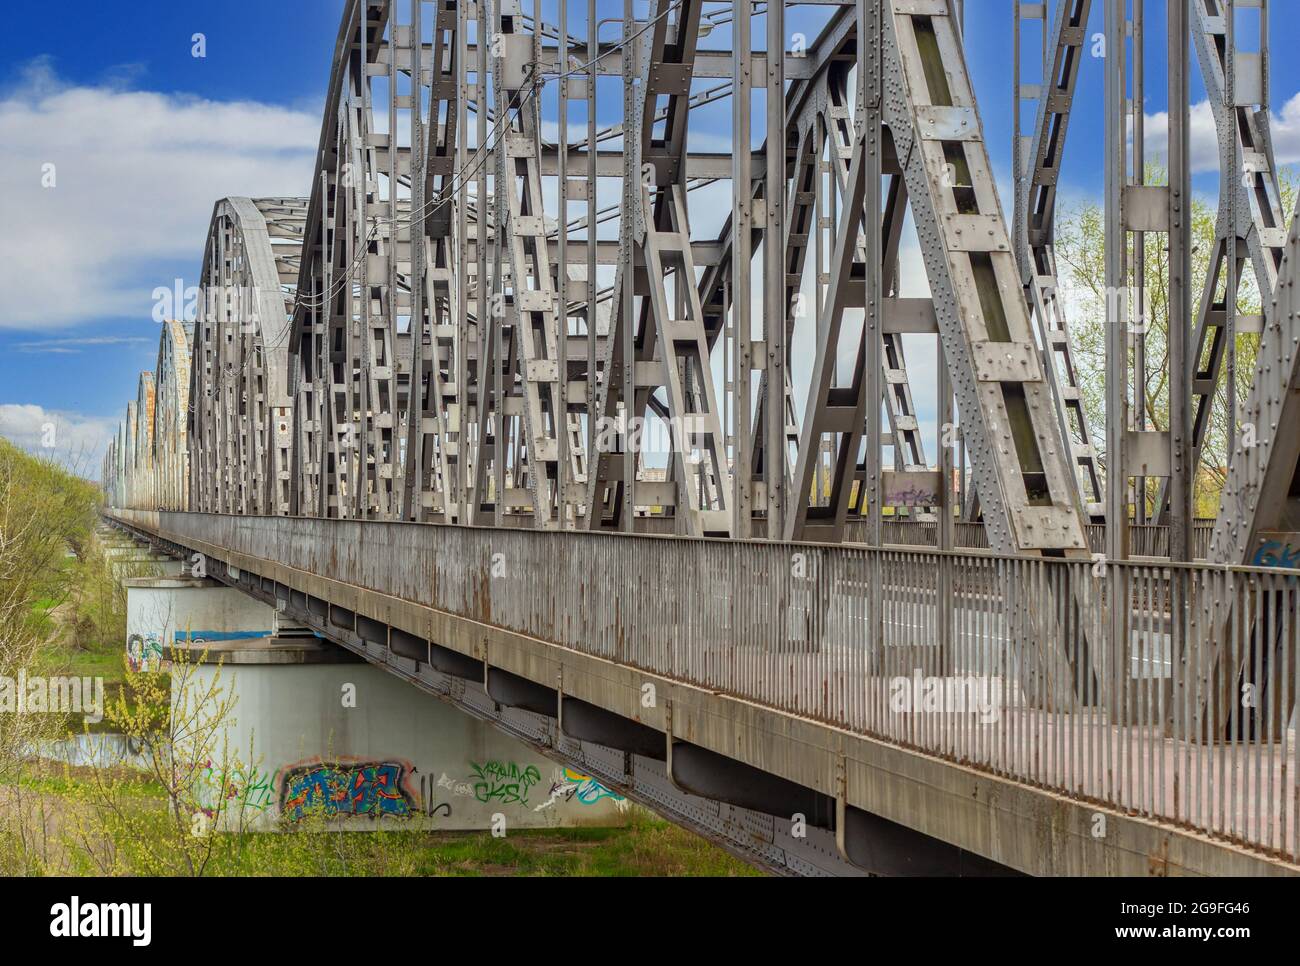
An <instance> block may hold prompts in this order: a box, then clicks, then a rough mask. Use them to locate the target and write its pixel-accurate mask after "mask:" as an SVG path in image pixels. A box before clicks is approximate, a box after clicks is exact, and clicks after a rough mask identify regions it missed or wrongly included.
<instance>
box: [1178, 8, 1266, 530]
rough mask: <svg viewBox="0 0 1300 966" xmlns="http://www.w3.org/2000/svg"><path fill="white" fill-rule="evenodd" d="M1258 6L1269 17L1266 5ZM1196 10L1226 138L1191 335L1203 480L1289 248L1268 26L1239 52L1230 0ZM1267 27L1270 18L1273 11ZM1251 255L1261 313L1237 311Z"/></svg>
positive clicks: (1195, 441) (1196, 457) (1211, 95)
mask: <svg viewBox="0 0 1300 966" xmlns="http://www.w3.org/2000/svg"><path fill="white" fill-rule="evenodd" d="M1260 6H1261V14H1262V15H1263V11H1266V9H1267V5H1266V2H1262V3H1261V4H1260ZM1191 11H1192V22H1191V32H1192V38H1193V41H1194V43H1195V48H1196V54H1197V59H1198V60H1199V62H1200V65H1201V77H1202V78H1203V79H1204V81H1205V90H1206V96H1207V98H1208V100H1209V102H1210V107H1211V110H1212V111H1213V114H1214V129H1215V131H1216V133H1217V134H1218V141H1219V211H1218V218H1217V219H1216V222H1215V243H1214V251H1213V252H1212V253H1211V256H1210V264H1209V268H1208V270H1207V271H1206V275H1205V288H1204V290H1203V292H1202V293H1201V300H1200V304H1199V308H1198V310H1197V315H1196V330H1195V335H1194V336H1193V342H1192V349H1193V352H1194V355H1193V356H1192V361H1193V365H1194V367H1195V368H1194V372H1193V375H1192V379H1191V406H1192V416H1191V420H1192V440H1191V445H1192V461H1191V473H1192V476H1193V477H1195V475H1196V471H1197V469H1198V468H1199V466H1200V460H1201V452H1202V450H1203V448H1204V446H1205V440H1206V437H1207V435H1208V434H1209V426H1210V418H1211V415H1212V413H1213V409H1214V397H1215V394H1216V391H1217V389H1218V385H1219V379H1220V377H1221V376H1222V375H1223V371H1224V364H1225V362H1227V363H1228V366H1229V370H1230V372H1229V389H1228V400H1229V405H1231V406H1233V407H1234V408H1235V404H1236V387H1235V385H1234V384H1232V371H1231V370H1233V369H1235V362H1236V355H1235V348H1234V340H1235V338H1236V335H1237V334H1238V333H1239V332H1261V331H1263V330H1265V329H1267V327H1268V325H1269V323H1270V321H1271V313H1272V311H1273V303H1272V299H1271V297H1270V296H1271V295H1272V293H1273V291H1274V288H1275V286H1276V285H1277V280H1278V269H1279V267H1280V266H1281V264H1282V259H1283V255H1284V253H1285V246H1286V242H1287V226H1286V222H1285V216H1284V214H1283V213H1282V202H1281V192H1280V190H1279V187H1278V179H1277V166H1276V163H1275V161H1274V159H1273V141H1272V137H1271V135H1270V131H1269V107H1268V84H1267V70H1266V66H1265V61H1266V57H1267V51H1268V40H1267V34H1266V32H1265V31H1264V30H1261V37H1260V46H1261V50H1260V52H1258V53H1247V52H1244V51H1242V50H1240V49H1238V46H1237V43H1236V33H1235V31H1234V30H1233V29H1231V25H1230V24H1229V22H1228V17H1227V16H1225V6H1224V3H1223V0H1198V2H1196V3H1193V4H1192V5H1191ZM1262 25H1263V26H1266V25H1267V18H1266V16H1265V17H1264V19H1263V21H1262ZM1230 82H1231V83H1230ZM1230 90H1231V93H1232V96H1231V98H1229V96H1228V94H1229V91H1230ZM1229 101H1231V103H1229ZM1247 258H1249V260H1250V263H1251V267H1252V268H1253V270H1254V273H1255V281H1256V283H1257V284H1258V287H1259V295H1260V306H1261V309H1262V313H1263V314H1262V318H1259V319H1245V318H1238V317H1237V312H1236V300H1237V291H1238V287H1239V284H1240V280H1241V272H1242V269H1243V267H1244V265H1245V262H1246V260H1247ZM1236 419H1237V413H1236V412H1230V413H1229V414H1228V425H1229V430H1228V435H1229V440H1230V447H1231V440H1233V439H1234V438H1235V435H1236V425H1235V424H1236ZM1166 490H1167V487H1162V489H1161V492H1160V498H1159V502H1158V504H1157V506H1158V507H1159V508H1160V514H1161V519H1162V521H1163V520H1166V519H1168V516H1169V505H1168V496H1167V492H1166ZM1225 492H1226V491H1225ZM1223 505H1224V506H1228V504H1226V503H1224V504H1223Z"/></svg>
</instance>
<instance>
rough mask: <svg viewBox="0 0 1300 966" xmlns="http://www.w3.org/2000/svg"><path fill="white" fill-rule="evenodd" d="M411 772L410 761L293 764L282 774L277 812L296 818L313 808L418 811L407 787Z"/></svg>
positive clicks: (375, 813)
mask: <svg viewBox="0 0 1300 966" xmlns="http://www.w3.org/2000/svg"><path fill="white" fill-rule="evenodd" d="M410 772H411V766H410V764H409V763H407V762H397V761H365V762H340V761H308V762H303V763H301V764H298V765H293V766H290V767H289V768H287V769H285V771H284V772H283V773H282V776H281V780H280V814H281V815H282V816H284V817H285V818H288V819H290V820H291V821H295V822H296V821H298V820H299V819H301V818H302V817H303V816H304V815H306V814H308V813H311V812H319V813H321V814H323V815H325V816H328V817H335V816H339V815H343V816H349V815H368V816H370V817H371V818H378V817H380V816H383V815H390V816H393V817H396V818H409V817H410V816H411V815H413V814H414V813H415V810H416V807H415V796H414V795H413V794H412V793H411V791H410V789H409V788H408V787H407V781H408V777H409V775H410Z"/></svg>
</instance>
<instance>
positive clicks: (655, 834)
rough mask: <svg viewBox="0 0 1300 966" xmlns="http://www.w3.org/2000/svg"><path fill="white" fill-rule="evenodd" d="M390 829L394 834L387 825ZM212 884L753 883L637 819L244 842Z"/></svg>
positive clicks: (747, 872)
mask: <svg viewBox="0 0 1300 966" xmlns="http://www.w3.org/2000/svg"><path fill="white" fill-rule="evenodd" d="M389 828H390V829H391V828H392V827H391V826H389ZM211 871H212V872H213V873H214V874H217V875H293V876H302V875H329V876H385V875H400V876H474V877H478V876H593V877H605V876H757V875H761V874H762V873H760V872H759V871H758V870H756V869H754V868H752V867H751V866H749V865H746V864H745V863H744V862H741V861H740V860H739V859H737V858H735V857H733V856H732V855H730V854H729V853H727V852H725V851H723V850H722V849H720V848H718V847H717V846H715V845H713V844H711V843H709V842H707V841H705V840H704V839H702V838H700V837H699V836H697V835H694V834H692V833H690V832H687V831H685V830H683V829H680V828H677V827H676V826H674V825H670V824H669V823H667V822H664V821H662V820H660V819H658V818H653V817H649V816H646V815H644V814H640V815H639V816H638V817H637V818H635V819H634V820H633V821H632V823H631V824H630V825H628V826H627V827H624V828H557V829H521V830H518V831H514V832H510V833H509V834H508V835H505V836H503V837H501V838H497V837H494V836H493V835H492V834H491V833H488V832H404V831H379V832H291V833H287V834H279V835H277V834H262V835H252V836H247V837H246V838H245V842H244V846H243V847H241V848H238V849H234V850H230V851H228V852H226V853H225V854H224V855H223V856H222V857H221V858H220V859H218V860H217V861H216V862H215V863H214V867H213V868H212V870H211Z"/></svg>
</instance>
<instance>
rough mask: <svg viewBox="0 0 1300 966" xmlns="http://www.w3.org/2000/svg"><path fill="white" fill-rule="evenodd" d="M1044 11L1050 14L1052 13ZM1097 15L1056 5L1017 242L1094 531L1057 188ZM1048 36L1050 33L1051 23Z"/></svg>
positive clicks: (1087, 434) (1095, 481) (1100, 505)
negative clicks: (1063, 282)
mask: <svg viewBox="0 0 1300 966" xmlns="http://www.w3.org/2000/svg"><path fill="white" fill-rule="evenodd" d="M1016 6H1017V8H1019V7H1020V4H1019V3H1018V2H1017V5H1016ZM1039 6H1040V8H1042V9H1045V5H1039ZM1091 9H1092V0H1060V2H1059V3H1058V4H1057V7H1056V17H1055V19H1054V20H1053V22H1052V26H1051V32H1050V34H1049V35H1048V43H1047V47H1048V51H1049V54H1048V59H1047V60H1046V61H1045V62H1044V64H1043V69H1044V76H1043V84H1041V85H1039V87H1038V90H1037V95H1038V96H1037V100H1038V111H1037V117H1036V120H1035V123H1034V133H1033V135H1032V138H1031V140H1030V146H1029V153H1028V156H1027V158H1026V161H1027V162H1028V170H1027V171H1024V172H1022V171H1019V170H1017V171H1016V199H1015V217H1014V227H1013V240H1014V243H1015V248H1016V257H1017V259H1018V260H1019V264H1020V274H1021V279H1022V281H1023V283H1024V289H1025V298H1026V303H1027V305H1028V307H1029V311H1030V314H1031V315H1032V317H1033V320H1034V322H1035V327H1036V329H1037V332H1038V337H1039V340H1040V342H1041V345H1042V356H1043V370H1044V372H1045V373H1046V375H1047V383H1048V385H1049V386H1050V387H1051V390H1052V397H1053V399H1054V400H1055V404H1056V413H1057V418H1058V420H1059V422H1060V432H1061V436H1062V439H1064V440H1065V442H1066V445H1067V446H1069V448H1070V457H1071V460H1072V462H1073V464H1074V469H1075V474H1076V476H1075V479H1076V481H1077V484H1078V489H1079V495H1080V498H1081V501H1082V504H1083V509H1084V511H1085V512H1086V513H1087V515H1088V517H1089V518H1090V519H1091V520H1092V521H1093V522H1094V523H1102V522H1105V506H1104V500H1105V497H1104V495H1103V492H1102V487H1101V476H1100V474H1099V471H1098V466H1097V453H1096V449H1095V447H1094V444H1093V434H1092V429H1091V427H1090V425H1089V421H1088V414H1087V412H1086V411H1085V409H1084V406H1083V399H1082V396H1081V395H1080V391H1079V380H1078V367H1077V366H1076V365H1075V361H1074V348H1073V344H1072V339H1071V337H1070V327H1069V323H1068V320H1067V319H1066V315H1065V308H1064V306H1063V304H1062V302H1061V299H1060V297H1059V285H1060V283H1059V276H1058V273H1057V270H1056V247H1055V244H1054V238H1055V229H1056V188H1057V181H1058V179H1059V177H1060V172H1061V160H1062V156H1063V154H1064V150H1065V137H1066V133H1067V131H1068V129H1069V123H1070V111H1071V108H1072V107H1073V103H1074V90H1075V85H1076V82H1077V81H1078V77H1079V62H1080V60H1081V58H1082V55H1083V43H1084V39H1085V34H1086V32H1087V27H1088V14H1089V12H1090V11H1091ZM1019 13H1020V10H1019V9H1017V14H1019ZM1043 28H1044V30H1046V29H1047V22H1046V18H1045V17H1044V18H1043ZM1018 55H1019V50H1017V56H1018ZM1023 96H1024V91H1023V88H1022V89H1019V90H1017V91H1016V98H1017V100H1016V110H1017V112H1018V111H1019V106H1020V105H1019V101H1020V99H1021V98H1022V97H1023Z"/></svg>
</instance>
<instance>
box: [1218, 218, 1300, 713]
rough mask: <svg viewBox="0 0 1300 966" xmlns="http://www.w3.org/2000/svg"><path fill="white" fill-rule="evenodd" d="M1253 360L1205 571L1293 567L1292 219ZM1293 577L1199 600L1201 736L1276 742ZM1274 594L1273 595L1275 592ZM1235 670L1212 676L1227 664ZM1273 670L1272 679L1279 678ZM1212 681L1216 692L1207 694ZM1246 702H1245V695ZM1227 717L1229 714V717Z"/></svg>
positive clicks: (1296, 433)
mask: <svg viewBox="0 0 1300 966" xmlns="http://www.w3.org/2000/svg"><path fill="white" fill-rule="evenodd" d="M1266 317H1267V319H1268V321H1267V322H1266V324H1265V326H1264V331H1263V333H1262V336H1261V339H1260V345H1259V353H1258V355H1257V356H1256V363H1255V372H1254V381H1253V383H1252V384H1251V390H1250V394H1249V396H1248V397H1247V399H1246V404H1245V408H1244V411H1243V415H1244V421H1245V422H1246V424H1247V425H1248V426H1250V427H1252V428H1253V432H1254V437H1255V438H1254V439H1252V440H1251V441H1250V444H1249V445H1245V443H1244V441H1243V445H1242V447H1241V449H1240V450H1239V452H1237V453H1236V454H1235V455H1234V458H1233V459H1232V460H1230V461H1229V463H1228V478H1227V482H1226V484H1225V485H1224V490H1223V500H1222V508H1221V510H1220V513H1219V517H1218V520H1217V522H1216V523H1215V527H1214V534H1213V536H1212V537H1211V541H1210V552H1209V559H1210V560H1211V561H1212V562H1214V563H1222V564H1246V565H1248V566H1253V567H1261V568H1271V567H1283V568H1295V567H1298V566H1300V215H1298V216H1297V217H1294V218H1293V219H1292V223H1291V230H1290V233H1289V235H1288V238H1287V242H1286V245H1285V246H1284V248H1283V260H1282V264H1281V266H1280V268H1279V271H1278V277H1277V287H1276V289H1275V295H1274V297H1273V298H1272V299H1271V300H1270V305H1269V311H1268V312H1267V313H1266ZM1294 583H1295V579H1294V578H1291V580H1290V584H1291V586H1290V587H1285V586H1282V585H1280V584H1278V583H1277V582H1274V583H1271V584H1268V585H1266V587H1264V588H1255V587H1251V586H1247V587H1245V588H1241V589H1239V588H1235V587H1232V586H1231V585H1229V586H1228V588H1227V592H1225V593H1219V594H1208V593H1207V594H1204V595H1203V598H1202V599H1203V600H1204V602H1205V605H1204V608H1203V611H1202V613H1201V619H1202V621H1203V622H1204V626H1205V627H1206V628H1207V629H1208V631H1209V634H1210V640H1211V641H1212V643H1213V645H1214V646H1213V647H1212V648H1202V649H1201V651H1199V652H1198V653H1201V654H1202V655H1203V657H1204V662H1205V663H1204V664H1203V666H1201V667H1199V668H1196V669H1195V677H1194V686H1195V688H1196V691H1195V694H1194V695H1193V699H1194V700H1195V701H1196V705H1195V707H1196V708H1197V709H1199V710H1200V712H1201V715H1202V718H1201V730H1202V733H1203V734H1205V735H1206V736H1207V737H1209V736H1210V729H1211V727H1212V726H1215V727H1217V728H1218V729H1219V731H1220V734H1219V735H1218V736H1216V737H1219V738H1222V737H1225V736H1226V737H1228V738H1232V737H1234V736H1233V735H1231V734H1226V735H1225V732H1227V731H1228V729H1229V726H1230V724H1235V725H1236V726H1237V727H1240V728H1243V729H1246V730H1248V731H1250V732H1251V733H1252V734H1254V735H1258V734H1260V731H1258V730H1255V729H1263V728H1264V726H1265V721H1264V717H1263V713H1264V712H1266V711H1267V710H1268V709H1272V710H1273V712H1274V713H1279V712H1280V713H1281V715H1282V717H1281V721H1280V723H1279V722H1276V721H1275V722H1274V723H1273V725H1272V728H1273V730H1272V731H1270V732H1269V733H1270V734H1276V735H1281V734H1283V733H1284V732H1285V730H1286V727H1287V721H1286V718H1287V715H1288V713H1289V709H1288V708H1286V707H1284V706H1283V705H1282V704H1281V703H1280V702H1279V700H1278V698H1277V696H1276V695H1271V694H1268V693H1266V690H1267V688H1268V687H1269V686H1271V685H1277V684H1279V683H1280V686H1281V691H1282V694H1283V697H1285V695H1287V694H1290V695H1291V700H1292V701H1294V692H1293V691H1292V690H1291V687H1290V679H1291V678H1292V677H1293V675H1294V673H1295V666H1296V665H1295V661H1296V622H1295V604H1296V596H1295V588H1294ZM1279 587H1280V589H1277V588H1279ZM1234 623H1235V624H1236V625H1237V627H1238V628H1242V627H1248V628H1250V633H1249V635H1248V638H1247V639H1248V640H1249V642H1250V646H1249V647H1245V648H1242V649H1241V650H1240V651H1234V652H1229V650H1228V646H1227V644H1226V643H1225V641H1227V640H1229V639H1230V637H1231V636H1232V635H1231V630H1232V628H1231V625H1232V624H1234ZM1232 661H1235V664H1236V666H1235V667H1232V668H1231V669H1230V670H1229V672H1228V673H1223V672H1222V671H1221V670H1219V666H1220V665H1223V664H1224V663H1226V662H1232ZM1278 668H1280V676H1279V672H1278V670H1277V669H1278ZM1215 681H1218V682H1219V684H1220V686H1221V687H1220V689H1219V690H1213V689H1212V682H1215ZM1247 694H1250V695H1251V696H1252V698H1253V700H1251V701H1249V702H1247V701H1246V700H1245V699H1244V697H1243V696H1244V695H1247ZM1234 709H1235V710H1234Z"/></svg>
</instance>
